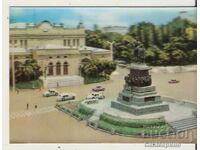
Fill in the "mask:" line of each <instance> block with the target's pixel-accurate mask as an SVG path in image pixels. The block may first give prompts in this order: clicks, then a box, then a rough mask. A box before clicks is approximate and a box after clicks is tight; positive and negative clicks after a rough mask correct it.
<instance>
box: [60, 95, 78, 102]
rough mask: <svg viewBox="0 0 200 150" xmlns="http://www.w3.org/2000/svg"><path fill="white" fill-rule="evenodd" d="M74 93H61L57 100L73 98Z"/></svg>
mask: <svg viewBox="0 0 200 150" xmlns="http://www.w3.org/2000/svg"><path fill="white" fill-rule="evenodd" d="M75 97H76V96H75V94H73V93H62V94H60V95H58V98H57V101H66V100H74V99H75Z"/></svg>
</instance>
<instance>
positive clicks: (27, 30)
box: [10, 21, 85, 36]
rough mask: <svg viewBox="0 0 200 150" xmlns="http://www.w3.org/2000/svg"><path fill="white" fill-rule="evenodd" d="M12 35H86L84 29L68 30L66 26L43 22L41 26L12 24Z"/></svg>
mask: <svg viewBox="0 0 200 150" xmlns="http://www.w3.org/2000/svg"><path fill="white" fill-rule="evenodd" d="M10 35H11V36H15V35H18V36H19V35H23V36H28V35H72V36H73V35H79V36H80V35H85V29H84V28H66V27H65V26H64V24H55V23H51V22H49V21H42V22H41V23H39V24H33V23H13V24H10Z"/></svg>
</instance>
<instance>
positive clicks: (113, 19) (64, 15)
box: [10, 7, 196, 29]
mask: <svg viewBox="0 0 200 150" xmlns="http://www.w3.org/2000/svg"><path fill="white" fill-rule="evenodd" d="M177 16H181V17H183V18H188V19H190V20H191V21H194V22H196V8H195V7H177V8H176V7H173V8H165V7H162V8H156V7H154V8H150V7H146V8H140V7H139V8H133V7H11V8H10V22H11V23H16V22H23V23H36V24H37V23H39V22H41V21H43V20H48V21H50V22H52V23H57V24H59V23H64V25H65V26H67V27H76V26H77V25H78V23H79V22H80V21H82V22H83V23H84V26H85V27H86V28H87V29H91V28H92V27H93V25H94V24H97V25H98V26H99V27H104V26H110V25H111V26H130V25H132V24H137V23H138V22H141V21H145V22H151V23H154V24H155V25H161V24H166V23H168V22H170V21H172V19H173V18H175V17H177Z"/></svg>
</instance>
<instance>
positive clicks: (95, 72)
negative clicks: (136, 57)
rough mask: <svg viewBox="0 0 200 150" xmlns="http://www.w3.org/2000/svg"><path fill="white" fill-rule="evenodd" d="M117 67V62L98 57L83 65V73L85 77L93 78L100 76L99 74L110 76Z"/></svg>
mask: <svg viewBox="0 0 200 150" xmlns="http://www.w3.org/2000/svg"><path fill="white" fill-rule="evenodd" d="M115 69H116V63H115V62H113V61H106V60H96V59H92V60H90V61H87V62H84V63H83V64H82V66H81V72H82V75H83V76H84V77H91V78H98V77H99V76H110V75H111V73H112V72H113V71H114V70H115Z"/></svg>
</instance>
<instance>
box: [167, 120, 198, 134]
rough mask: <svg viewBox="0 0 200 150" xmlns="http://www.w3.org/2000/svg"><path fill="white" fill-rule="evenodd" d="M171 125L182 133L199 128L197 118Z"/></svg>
mask: <svg viewBox="0 0 200 150" xmlns="http://www.w3.org/2000/svg"><path fill="white" fill-rule="evenodd" d="M169 124H170V125H171V126H172V127H173V128H174V129H175V130H176V132H182V131H186V130H190V129H194V128H197V119H196V118H195V117H190V118H186V119H181V120H177V121H173V122H170V123H169Z"/></svg>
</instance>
